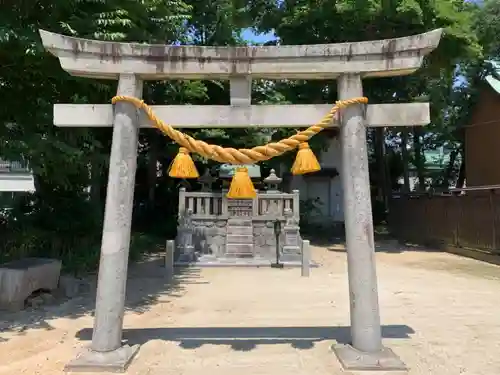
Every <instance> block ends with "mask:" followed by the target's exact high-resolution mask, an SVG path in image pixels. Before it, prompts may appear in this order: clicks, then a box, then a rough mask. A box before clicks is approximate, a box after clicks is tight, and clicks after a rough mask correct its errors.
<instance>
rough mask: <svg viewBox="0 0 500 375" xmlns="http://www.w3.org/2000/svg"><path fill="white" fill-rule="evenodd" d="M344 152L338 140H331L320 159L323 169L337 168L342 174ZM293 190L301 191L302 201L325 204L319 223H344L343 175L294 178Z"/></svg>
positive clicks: (291, 185) (321, 208) (322, 206)
mask: <svg viewBox="0 0 500 375" xmlns="http://www.w3.org/2000/svg"><path fill="white" fill-rule="evenodd" d="M341 158H342V150H341V148H340V142H339V140H338V139H337V138H334V139H332V140H331V143H330V147H329V148H328V149H327V150H325V151H323V152H322V153H321V155H320V157H319V161H320V164H321V167H322V168H336V169H337V171H338V172H339V173H341V161H342V159H341ZM290 188H291V189H292V190H295V189H298V190H299V191H300V199H301V200H306V199H315V198H317V197H318V198H319V199H320V201H321V202H322V203H323V204H322V205H321V206H320V207H319V208H320V210H321V214H320V215H318V216H317V220H318V221H325V220H326V221H328V222H331V221H336V222H342V221H344V205H343V190H342V180H341V175H339V176H336V177H334V178H330V177H319V176H318V177H315V176H309V177H304V176H293V177H292V179H291V182H290Z"/></svg>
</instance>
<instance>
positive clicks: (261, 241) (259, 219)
mask: <svg viewBox="0 0 500 375" xmlns="http://www.w3.org/2000/svg"><path fill="white" fill-rule="evenodd" d="M245 167H247V168H248V174H249V176H250V178H251V179H252V180H253V181H255V185H256V186H259V185H260V184H259V180H260V177H261V173H260V167H259V166H257V165H252V166H245ZM236 168H237V166H233V165H229V164H223V165H221V167H220V169H219V176H218V177H219V178H220V179H222V181H223V188H222V191H221V192H212V191H210V190H211V189H210V184H211V182H213V181H214V177H212V176H211V175H210V172H209V171H208V169H207V170H206V171H205V173H204V174H203V175H202V176H201V177H200V183H201V184H202V189H201V190H202V191H200V192H191V191H187V190H186V188H181V189H180V191H179V225H178V231H177V240H176V244H177V251H178V253H180V254H179V256H178V259H177V264H183V263H193V262H196V263H197V264H200V265H203V264H205V263H206V264H225V263H228V264H233V263H241V264H257V265H267V264H271V263H272V262H273V261H275V260H276V236H275V232H274V222H275V221H276V220H279V221H280V223H281V228H282V230H281V233H280V235H279V238H280V241H279V243H280V246H279V247H280V249H279V251H280V262H282V263H284V264H287V265H297V266H298V265H300V246H299V244H300V228H299V191H298V190H296V191H293V192H292V193H284V192H281V191H280V190H279V185H280V183H281V178H279V177H277V176H276V174H275V171H274V170H271V172H270V174H269V176H268V177H266V178H265V179H264V180H263V183H264V185H266V187H267V189H266V190H265V191H259V190H257V196H256V198H254V199H231V198H227V187H228V184H227V183H226V181H229V180H230V179H231V178H232V176H233V175H234V172H235V169H236Z"/></svg>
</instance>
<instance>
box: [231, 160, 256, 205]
mask: <svg viewBox="0 0 500 375" xmlns="http://www.w3.org/2000/svg"><path fill="white" fill-rule="evenodd" d="M226 196H227V197H228V198H230V199H252V198H255V197H256V196H257V192H256V191H255V188H254V187H253V183H252V179H251V178H250V176H249V175H248V168H246V167H238V168H236V172H234V176H233V179H232V181H231V186H229V191H228V193H227V195H226Z"/></svg>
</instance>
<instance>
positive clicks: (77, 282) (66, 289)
mask: <svg viewBox="0 0 500 375" xmlns="http://www.w3.org/2000/svg"><path fill="white" fill-rule="evenodd" d="M59 289H60V290H61V292H63V293H64V296H66V297H68V298H73V297H76V296H77V295H78V294H80V293H84V292H87V291H88V290H89V289H90V286H89V284H88V283H87V282H85V281H84V280H82V279H79V278H76V277H73V276H69V275H62V276H61V277H60V278H59Z"/></svg>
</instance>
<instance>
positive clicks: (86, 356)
mask: <svg viewBox="0 0 500 375" xmlns="http://www.w3.org/2000/svg"><path fill="white" fill-rule="evenodd" d="M138 351H139V345H132V346H129V345H124V346H122V347H120V348H118V349H116V350H113V351H111V352H96V351H94V350H91V349H87V350H85V351H83V352H81V353H80V354H79V355H78V356H77V357H76V358H75V359H74V360H72V361H71V362H69V363H68V364H67V365H66V366H65V367H64V371H66V372H111V373H123V372H125V371H126V370H127V367H128V366H129V364H130V362H132V360H133V359H134V357H135V355H136V354H137V352H138Z"/></svg>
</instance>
